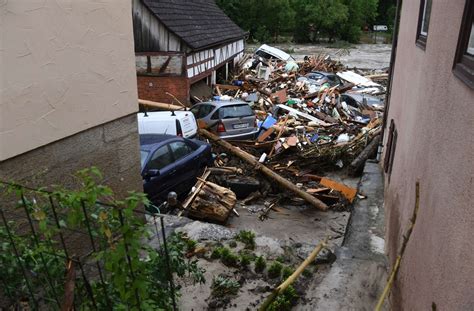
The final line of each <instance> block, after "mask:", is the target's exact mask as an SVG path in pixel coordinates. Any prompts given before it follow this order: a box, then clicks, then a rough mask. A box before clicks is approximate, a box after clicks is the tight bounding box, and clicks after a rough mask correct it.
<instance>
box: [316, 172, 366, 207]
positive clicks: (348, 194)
mask: <svg viewBox="0 0 474 311" xmlns="http://www.w3.org/2000/svg"><path fill="white" fill-rule="evenodd" d="M319 184H321V185H322V186H325V187H328V188H331V189H333V190H336V191H339V192H340V193H341V194H342V195H343V196H344V197H345V198H346V199H347V200H348V201H349V202H351V203H352V201H354V198H355V196H356V194H357V189H355V188H351V187H348V186H346V185H344V184H341V183H338V182H337V181H334V180H332V179H329V178H326V177H323V178H321V180H320V181H319Z"/></svg>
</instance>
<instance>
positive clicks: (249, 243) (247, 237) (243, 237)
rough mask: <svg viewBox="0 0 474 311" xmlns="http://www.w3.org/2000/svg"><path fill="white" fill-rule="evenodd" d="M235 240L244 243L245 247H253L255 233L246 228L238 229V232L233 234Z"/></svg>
mask: <svg viewBox="0 0 474 311" xmlns="http://www.w3.org/2000/svg"><path fill="white" fill-rule="evenodd" d="M235 239H236V240H237V241H240V242H242V243H244V244H245V248H247V249H255V233H253V232H252V231H247V230H240V232H239V233H238V234H237V235H236V236H235Z"/></svg>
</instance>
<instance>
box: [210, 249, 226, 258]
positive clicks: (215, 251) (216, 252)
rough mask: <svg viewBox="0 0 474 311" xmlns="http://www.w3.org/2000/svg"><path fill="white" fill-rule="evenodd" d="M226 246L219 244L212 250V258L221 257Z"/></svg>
mask: <svg viewBox="0 0 474 311" xmlns="http://www.w3.org/2000/svg"><path fill="white" fill-rule="evenodd" d="M223 248H224V247H222V246H219V247H216V248H214V249H213V250H212V253H211V258H212V259H219V258H221V253H222V249H223Z"/></svg>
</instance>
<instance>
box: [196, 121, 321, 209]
mask: <svg viewBox="0 0 474 311" xmlns="http://www.w3.org/2000/svg"><path fill="white" fill-rule="evenodd" d="M199 133H200V134H201V135H203V136H205V137H207V138H209V139H210V140H212V141H214V142H215V143H217V144H218V145H220V146H222V147H224V148H225V149H226V150H228V151H229V152H231V153H233V154H235V155H236V156H238V157H239V158H241V159H243V160H244V161H246V162H248V163H250V164H251V165H254V166H255V168H256V169H257V170H259V171H260V172H261V173H263V174H264V175H265V176H266V177H268V178H270V179H271V180H272V181H275V182H276V183H277V184H278V185H279V186H280V187H282V188H285V189H287V190H290V191H291V192H293V193H295V194H296V195H298V196H299V197H301V198H303V199H304V200H305V201H306V202H308V203H309V204H311V205H312V206H314V207H316V208H318V209H320V210H322V211H326V210H327V209H328V206H327V205H326V204H324V203H323V202H321V201H320V200H318V199H317V198H315V197H314V196H312V195H311V194H309V193H307V192H306V191H303V190H301V189H299V188H298V187H296V186H295V185H294V184H293V183H292V182H290V181H288V180H286V179H285V178H283V177H281V176H280V175H278V174H277V173H275V172H274V171H272V170H271V169H269V168H268V167H266V166H265V165H263V164H261V163H259V162H258V160H257V159H255V158H254V157H253V156H252V155H251V154H248V153H247V152H245V151H243V150H241V149H240V148H237V147H235V146H232V144H230V143H228V142H226V141H224V140H222V139H220V138H219V137H218V136H216V135H215V134H213V133H211V132H209V131H207V130H205V129H199Z"/></svg>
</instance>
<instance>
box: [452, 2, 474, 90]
mask: <svg viewBox="0 0 474 311" xmlns="http://www.w3.org/2000/svg"><path fill="white" fill-rule="evenodd" d="M473 22H474V0H466V4H465V6H464V14H463V18H462V22H461V29H460V30H459V37H458V45H457V47H456V55H455V58H454V65H453V73H454V75H455V76H456V77H458V78H459V79H460V80H461V81H463V82H464V83H465V84H466V85H467V86H468V87H470V88H471V89H474V55H469V54H467V47H468V44H469V37H470V35H471V31H472V23H473Z"/></svg>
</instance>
